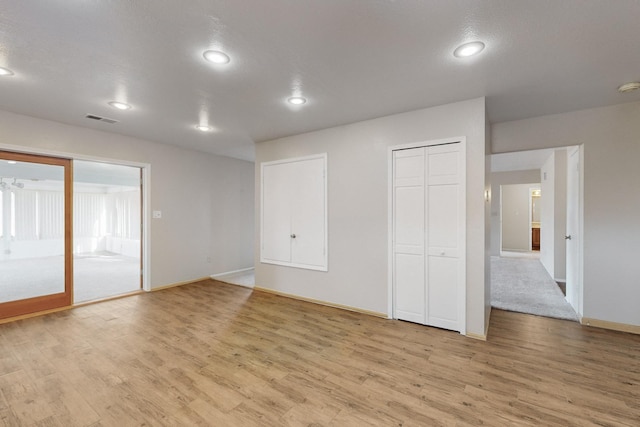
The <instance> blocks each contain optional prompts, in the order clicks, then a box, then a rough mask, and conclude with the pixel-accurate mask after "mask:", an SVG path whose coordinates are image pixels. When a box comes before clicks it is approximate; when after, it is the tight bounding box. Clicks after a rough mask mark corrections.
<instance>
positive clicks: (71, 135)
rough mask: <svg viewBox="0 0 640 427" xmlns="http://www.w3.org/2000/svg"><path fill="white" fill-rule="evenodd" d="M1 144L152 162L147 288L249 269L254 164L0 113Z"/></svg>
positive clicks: (115, 126)
mask: <svg viewBox="0 0 640 427" xmlns="http://www.w3.org/2000/svg"><path fill="white" fill-rule="evenodd" d="M105 126H107V125H105ZM113 126H114V127H113V129H114V130H117V125H113ZM3 146H4V147H5V148H6V147H7V146H18V147H24V148H25V150H36V151H37V150H46V151H53V152H58V153H71V154H77V155H80V156H91V157H100V158H107V159H113V160H120V161H130V162H140V163H147V164H151V179H150V190H151V209H153V210H161V211H162V219H156V220H151V219H149V221H150V224H151V225H150V228H151V230H150V232H151V234H150V239H151V248H150V254H151V286H152V287H159V286H163V285H168V284H172V283H176V282H182V281H188V280H193V279H198V278H201V277H206V276H209V275H211V274H216V273H223V272H227V271H233V270H238V269H242V268H247V267H251V266H253V251H252V248H253V234H254V232H253V221H254V205H253V200H254V199H253V194H254V176H253V173H254V170H253V168H254V166H253V163H250V162H246V161H242V160H236V159H231V158H227V157H220V156H214V155H210V154H206V153H202V152H196V151H191V150H186V149H181V148H178V147H174V146H171V145H166V144H158V143H154V142H150V141H146V140H141V139H137V138H130V137H126V136H122V135H118V134H115V133H109V132H101V131H96V130H92V129H87V128H81V127H75V126H69V125H65V124H61V123H57V122H52V121H47V120H40V119H36V118H32V117H28V116H23V115H19V114H14V113H9V112H6V111H0V149H1V148H2V147H3ZM208 258H210V259H211V262H208Z"/></svg>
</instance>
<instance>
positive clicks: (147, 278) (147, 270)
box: [0, 143, 151, 292]
mask: <svg viewBox="0 0 640 427" xmlns="http://www.w3.org/2000/svg"><path fill="white" fill-rule="evenodd" d="M0 150H4V151H12V152H16V153H25V154H35V155H41V156H51V157H62V158H66V159H71V160H85V161H90V162H98V163H111V164H116V165H121V166H133V167H138V168H140V169H142V183H141V184H142V209H141V214H142V230H141V231H142V236H143V239H142V242H141V243H142V263H141V267H142V272H143V273H142V289H143V290H144V291H146V292H149V291H151V239H150V230H151V227H149V215H150V214H151V212H150V206H151V204H150V200H151V189H150V187H151V164H149V163H142V162H135V161H129V160H122V159H114V158H109V157H99V156H90V155H86V154H78V153H70V152H68V151H58V150H47V149H40V148H38V147H26V146H22V145H11V144H4V143H0Z"/></svg>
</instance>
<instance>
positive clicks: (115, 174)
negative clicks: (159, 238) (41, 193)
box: [73, 160, 142, 304]
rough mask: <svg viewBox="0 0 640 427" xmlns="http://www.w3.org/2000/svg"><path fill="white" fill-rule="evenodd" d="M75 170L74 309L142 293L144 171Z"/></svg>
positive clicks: (77, 166)
mask: <svg viewBox="0 0 640 427" xmlns="http://www.w3.org/2000/svg"><path fill="white" fill-rule="evenodd" d="M73 165H74V183H73V204H74V217H73V262H74V268H73V272H74V297H73V302H74V304H77V303H81V302H87V301H93V300H97V299H104V298H109V297H113V296H117V295H122V294H127V293H131V292H136V291H140V289H141V288H142V275H141V272H142V266H141V260H142V258H141V257H142V244H141V243H142V240H141V238H142V221H141V220H142V217H141V213H142V197H141V195H142V178H141V173H142V171H141V168H140V167H134V166H123V165H115V164H109V163H98V162H93V161H85V160H75V161H74V163H73Z"/></svg>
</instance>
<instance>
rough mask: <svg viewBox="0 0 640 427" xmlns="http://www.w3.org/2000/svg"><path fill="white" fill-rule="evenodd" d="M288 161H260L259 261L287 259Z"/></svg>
mask: <svg viewBox="0 0 640 427" xmlns="http://www.w3.org/2000/svg"><path fill="white" fill-rule="evenodd" d="M291 173H292V167H291V165H290V164H274V165H264V166H263V169H262V251H261V260H262V261H263V262H265V261H266V262H269V261H271V262H291V237H290V235H291V206H290V199H291V197H290V195H291V193H292V192H293V186H292V182H291V177H290V176H291Z"/></svg>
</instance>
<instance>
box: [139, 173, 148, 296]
mask: <svg viewBox="0 0 640 427" xmlns="http://www.w3.org/2000/svg"><path fill="white" fill-rule="evenodd" d="M139 167H140V168H141V169H142V210H141V212H142V230H141V231H142V290H144V291H145V292H151V227H150V224H149V218H151V165H150V164H147V165H145V166H139Z"/></svg>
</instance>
